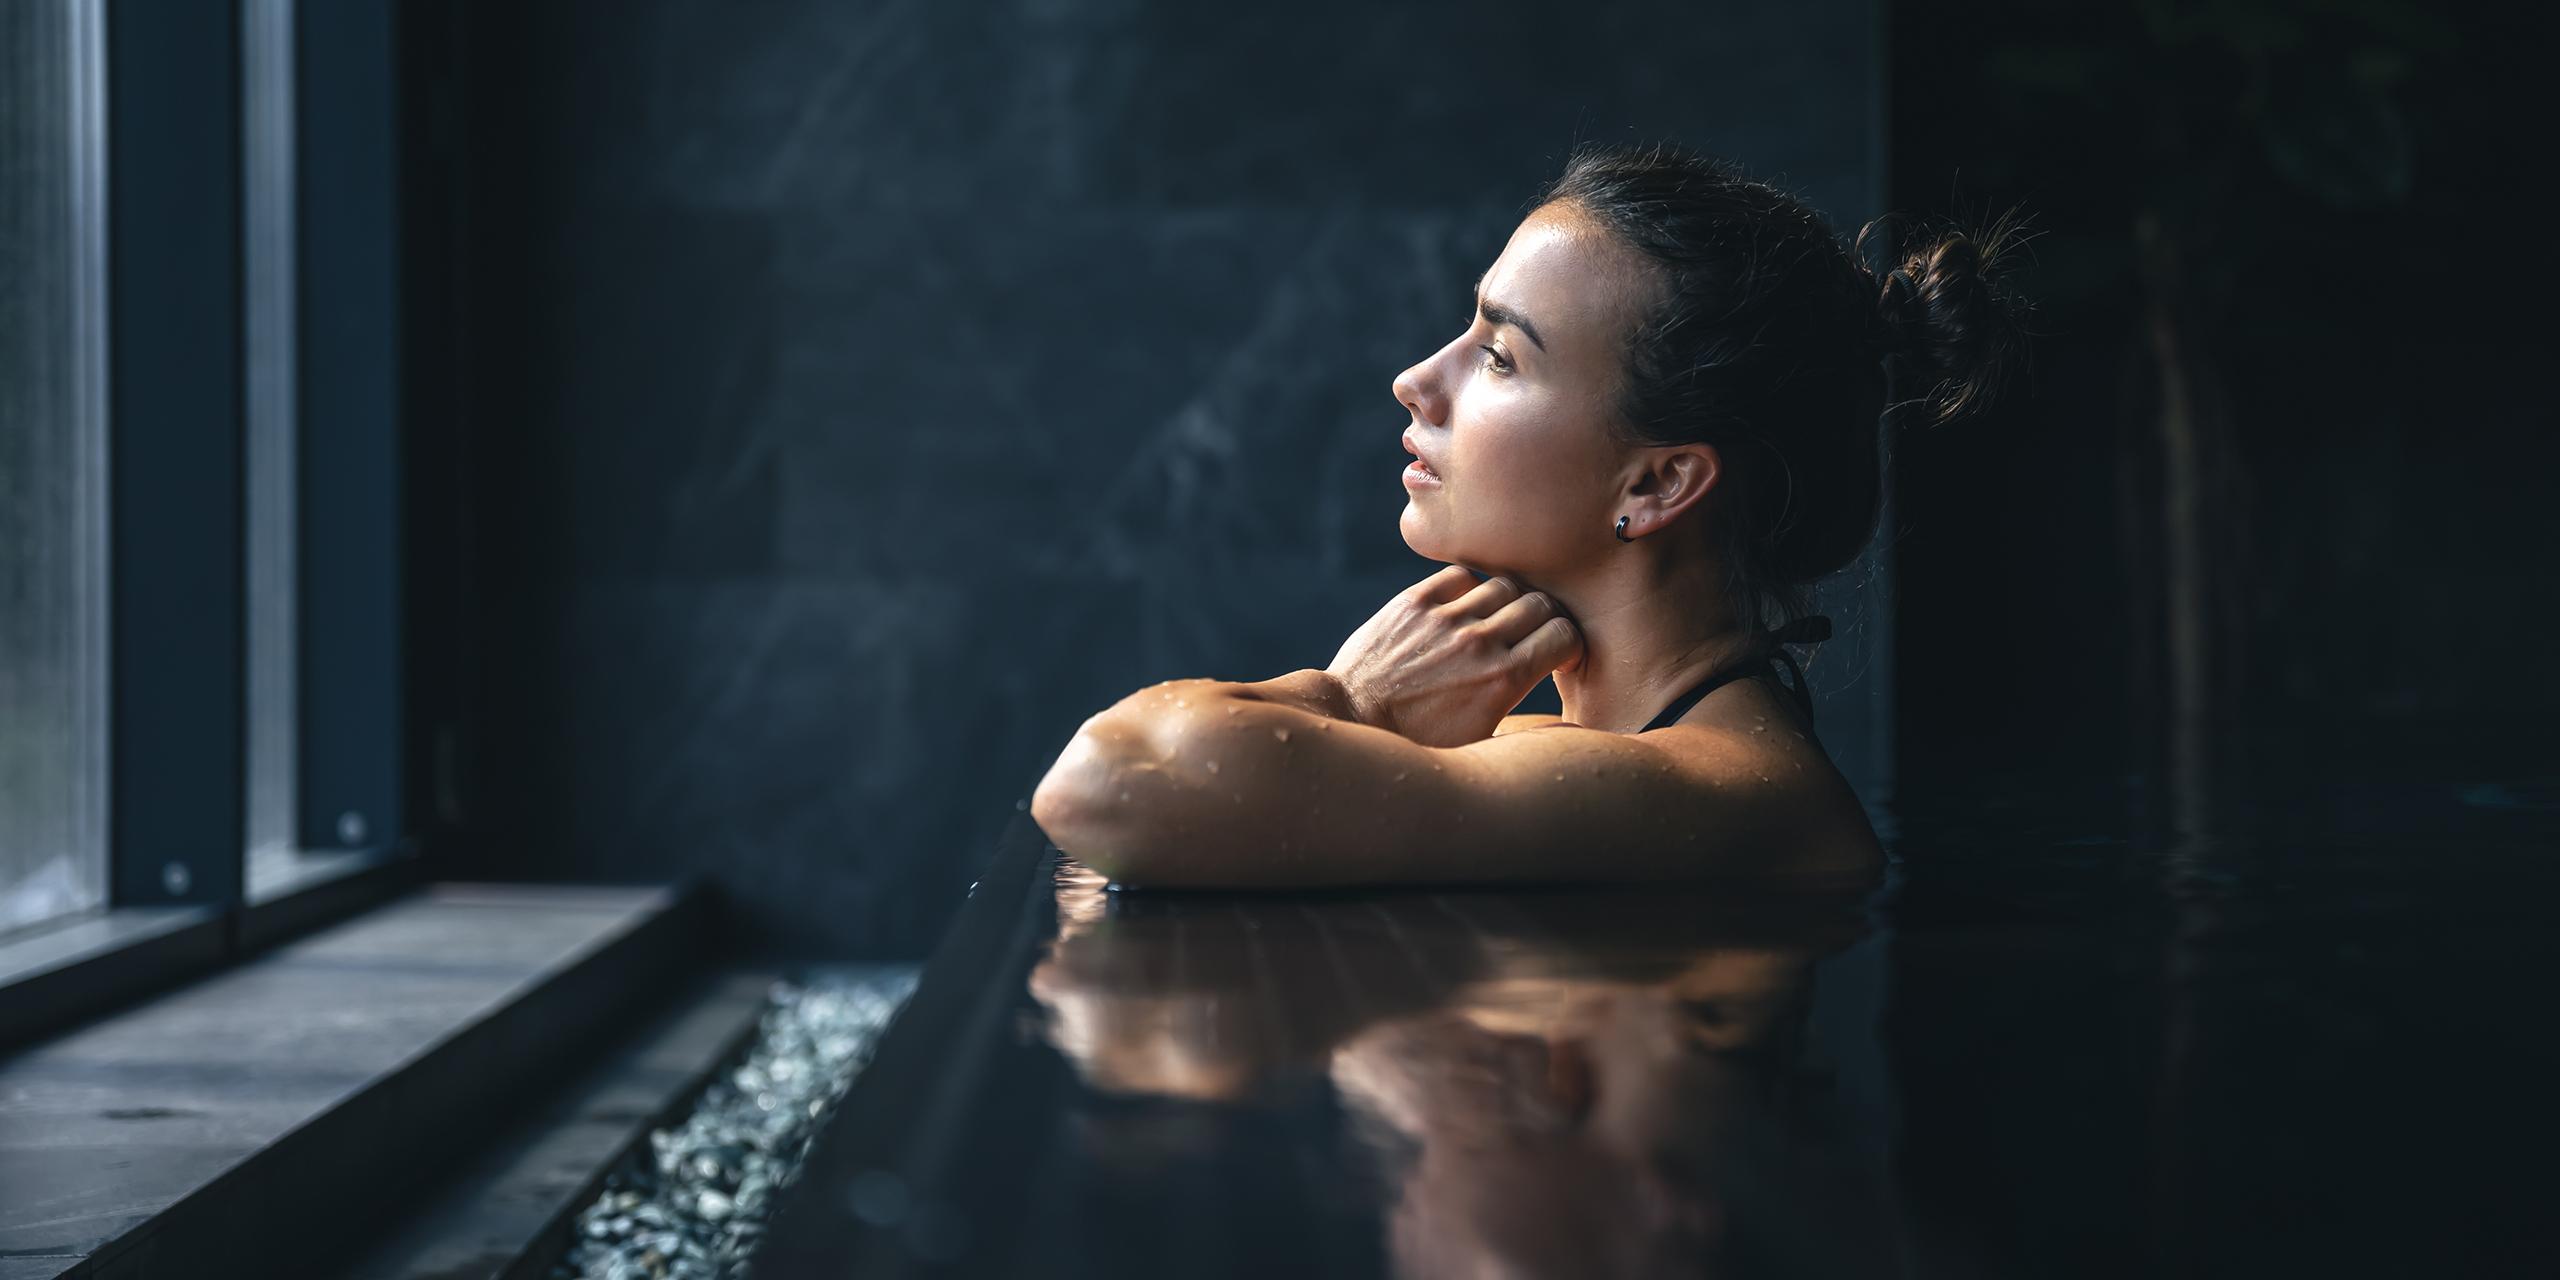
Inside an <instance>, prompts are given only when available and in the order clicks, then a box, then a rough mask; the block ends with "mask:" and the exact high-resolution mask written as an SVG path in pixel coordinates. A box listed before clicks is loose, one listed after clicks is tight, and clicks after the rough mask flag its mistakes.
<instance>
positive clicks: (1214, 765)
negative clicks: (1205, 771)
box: [1209, 760, 1218, 773]
mask: <svg viewBox="0 0 2560 1280" xmlns="http://www.w3.org/2000/svg"><path fill="white" fill-rule="evenodd" d="M1217 771H1218V762H1217V761H1215V760H1212V761H1210V762H1209V772H1211V773H1216V772H1217Z"/></svg>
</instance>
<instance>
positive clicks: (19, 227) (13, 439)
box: [0, 0, 108, 936]
mask: <svg viewBox="0 0 2560 1280" xmlns="http://www.w3.org/2000/svg"><path fill="white" fill-rule="evenodd" d="M100 66H101V57H100V31H99V24H98V9H97V7H96V6H95V5H92V4H84V3H80V2H79V0H35V2H31V3H21V4H9V5H5V6H0V936H6V935H7V934H9V933H12V932H16V931H20V930H23V929H25V928H27V927H28V926H31V925H37V924H42V923H45V922H48V921H53V920H58V919H61V918H64V917H67V916H73V915H77V914H80V913H83V912H87V911H90V910H93V909H95V908H97V907H99V906H102V905H103V904H104V903H105V902H106V898H107V881H108V876H107V833H106V819H107V792H106V781H107V742H106V732H107V726H106V664H107V652H106V624H107V619H106V606H107V601H106V592H105V590H104V582H105V568H104V566H105V558H106V536H107V525H106V520H107V513H106V499H107V472H106V466H107V460H106V408H107V406H106V396H107V369H106V316H105V307H106V294H105V291H106V272H105V258H106V249H105V242H106V234H107V228H106V205H105V194H104V166H105V154H104V153H105V141H104V134H103V131H102V130H101V128H100V122H101V115H102V101H101V96H100Z"/></svg>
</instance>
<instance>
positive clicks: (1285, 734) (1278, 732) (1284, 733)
mask: <svg viewBox="0 0 2560 1280" xmlns="http://www.w3.org/2000/svg"><path fill="white" fill-rule="evenodd" d="M1271 736H1272V737H1275V738H1278V739H1279V740H1281V741H1282V742H1287V741H1288V740H1289V731H1288V730H1286V729H1274V730H1272V731H1271Z"/></svg>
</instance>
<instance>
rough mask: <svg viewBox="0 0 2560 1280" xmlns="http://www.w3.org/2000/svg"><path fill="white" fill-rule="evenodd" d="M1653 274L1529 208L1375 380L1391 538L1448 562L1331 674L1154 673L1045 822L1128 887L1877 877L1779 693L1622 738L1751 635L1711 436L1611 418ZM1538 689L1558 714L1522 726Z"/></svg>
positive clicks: (1043, 811) (1387, 613)
mask: <svg viewBox="0 0 2560 1280" xmlns="http://www.w3.org/2000/svg"><path fill="white" fill-rule="evenodd" d="M1649 287H1650V286H1649V283H1648V277H1647V276H1646V275H1645V274H1644V272H1643V270H1642V269H1641V267H1640V266H1638V265H1636V264H1635V262H1634V260H1633V259H1632V258H1630V257H1629V256H1628V255H1627V253H1626V251H1625V250H1624V249H1623V247H1622V246H1619V245H1618V244H1617V243H1616V242H1615V241H1614V240H1613V239H1611V238H1609V237H1608V236H1606V235H1605V234H1603V233H1600V232H1598V231H1597V230H1596V228H1594V227H1592V226H1591V225H1589V224H1588V223H1586V222H1584V221H1583V220H1582V219H1581V218H1580V216H1579V215H1578V214H1576V213H1574V212H1572V211H1571V210H1569V209H1564V208H1560V207H1558V206H1549V207H1547V208H1545V209H1541V210H1539V211H1538V212H1536V213H1533V214H1532V215H1531V216H1530V217H1529V218H1528V219H1526V220H1524V221H1523V222H1522V224H1521V226H1520V228H1519V229H1518V231H1516V232H1515V233H1514V234H1513V236H1512V238H1511V242H1510V243H1509V245H1507V246H1506V247H1505V249H1504V251H1503V253H1502V255H1501V257H1500V258H1499V259H1497V260H1496V262H1495V263H1494V264H1493V266H1492V268H1491V269H1489V270H1488V271H1487V272H1486V274H1485V276H1484V278H1483V280H1482V281H1481V282H1480V283H1479V286H1478V291H1477V294H1476V296H1475V297H1474V298H1473V299H1471V300H1470V301H1471V304H1472V306H1473V314H1472V315H1471V316H1470V323H1469V325H1468V327H1467V329H1466V330H1465V331H1464V332H1462V333H1461V334H1460V335H1459V336H1458V337H1457V338H1456V339H1454V340H1452V341H1451V342H1450V343H1449V344H1448V345H1446V346H1444V347H1443V348H1442V349H1441V350H1440V351H1438V352H1435V353H1433V354H1432V355H1431V356H1429V357H1427V358H1426V359H1425V360H1423V361H1422V362H1420V363H1418V364H1416V365H1414V366H1412V367H1411V368H1408V369H1406V370H1405V371H1404V372H1403V373H1401V374H1399V375H1398V376H1397V378H1396V379H1395V382H1394V385H1393V390H1394V392H1395V394H1396V398H1397V399H1398V401H1399V402H1400V403H1402V404H1403V405H1404V407H1405V408H1406V409H1407V410H1408V411H1409V413H1410V415H1411V419H1412V421H1411V423H1410V424H1409V425H1408V427H1407V428H1406V430H1405V434H1404V439H1405V442H1406V448H1407V449H1408V450H1409V451H1412V452H1414V453H1416V454H1417V456H1418V457H1419V458H1420V459H1421V461H1422V462H1423V463H1426V464H1428V472H1429V474H1428V476H1427V477H1425V476H1411V477H1408V478H1407V480H1406V482H1405V484H1406V489H1407V492H1408V494H1409V498H1410V501H1409V503H1408V505H1407V507H1406V510H1405V512H1404V514H1403V516H1402V518H1401V520H1400V522H1399V527H1400V529H1401V531H1402V532H1403V534H1404V537H1405V540H1406V543H1407V545H1408V546H1410V547H1412V548H1413V549H1414V550H1415V551H1416V552H1417V553H1418V554H1420V555H1422V556H1424V557H1425V558H1427V559H1431V560H1438V561H1442V562H1444V563H1445V564H1446V565H1447V566H1448V567H1446V568H1443V569H1441V570H1440V571H1438V572H1437V573H1433V574H1431V575H1429V576H1427V577H1425V578H1423V579H1422V580H1421V581H1419V582H1416V583H1415V584H1413V586H1411V587H1409V588H1407V589H1406V590H1404V591H1402V592H1399V593H1398V594H1397V595H1396V596H1395V597H1394V598H1392V599H1390V600H1389V601H1388V602H1387V603H1386V605H1385V606H1384V607H1382V608H1381V609H1380V610H1379V611H1378V612H1377V614H1376V615H1374V616H1373V617H1371V618H1370V619H1369V620H1368V621H1367V622H1365V623H1363V624H1362V626H1361V627H1360V628H1359V629H1358V630H1356V631H1355V632H1354V633H1353V634H1352V635H1351V636H1350V637H1349V638H1348V639H1347V640H1346V641H1344V643H1343V645H1342V648H1341V650H1340V651H1339V652H1338V653H1337V654H1336V655H1335V657H1334V659H1333V661H1332V662H1331V663H1329V664H1327V666H1326V667H1324V668H1323V669H1320V670H1318V669H1307V670H1301V671H1295V672H1291V673H1289V674H1287V675H1283V676H1280V677H1278V678H1275V679H1272V680H1265V681H1260V682H1231V681H1219V680H1175V681H1168V682H1166V683H1163V684H1158V685H1154V686H1150V687H1149V688H1146V689H1141V690H1139V691H1137V692H1136V693H1134V694H1131V695H1130V696H1129V697H1127V698H1124V699H1122V700H1121V701H1120V702H1119V703H1117V704H1115V705H1114V706H1112V707H1110V708H1108V709H1106V710H1104V711H1103V712H1101V713H1100V714H1097V715H1095V716H1093V717H1091V718H1089V719H1088V720H1086V721H1085V722H1084V724H1083V725H1082V726H1080V727H1079V728H1078V730H1077V731H1076V733H1075V735H1074V736H1073V738H1072V739H1071V740H1070V741H1069V742H1068V744H1067V745H1066V747H1065V749H1064V750H1062V751H1061V752H1060V754H1059V756H1058V758H1057V760H1056V762H1055V763H1054V764H1053V765H1052V767H1051V768H1050V770H1049V772H1048V774H1047V775H1046V776H1045V777H1044V778H1043V779H1042V780H1041V782H1040V784H1039V787H1038V789H1037V790H1036V791H1035V793H1034V794H1033V797H1032V814H1033V817H1034V818H1035V819H1036V820H1037V821H1038V822H1039V824H1040V826H1041V828H1042V829H1043V830H1044V831H1046V832H1047V833H1048V834H1049V836H1050V838H1051V840H1053V841H1054V842H1055V843H1056V844H1057V845H1058V847H1059V848H1061V849H1063V850H1066V851H1067V852H1069V853H1072V854H1074V855H1076V856H1077V857H1079V858H1080V859H1082V860H1084V861H1085V862H1086V863H1088V864H1089V865H1091V866H1093V867H1094V868H1096V869H1097V870H1099V871H1101V872H1102V873H1104V874H1106V875H1109V876H1110V877H1112V878H1113V879H1115V880H1118V881H1121V882H1123V883H1128V884H1135V885H1189V886H1238V887H1243V886H1265V887H1281V886H1303V885H1337V884H1359V883H1391V882H1434V883H1456V882H1469V881H1476V882H1492V881H1513V882H1517V881H1535V880H1572V879H1604V880H1624V879H1662V878H1672V877H1698V876H1708V877H1715V876H1744V877H1755V878H1769V877H1777V878H1794V879H1812V880H1817V881H1822V882H1843V881H1849V882H1854V881H1856V880H1859V879H1861V878H1864V877H1869V876H1872V875H1873V874H1875V872H1876V871H1877V870H1878V869H1879V868H1880V867H1881V865H1882V861H1883V855H1882V849H1881V846H1880V845H1879V844H1878V843H1877V841H1876V839H1875V835H1874V833H1873V831H1872V829H1870V828H1869V826H1868V824H1867V820H1866V816H1865V812H1864V810H1863V808H1862V807H1861V806H1860V804H1859V802H1858V799H1857V796H1856V793H1855V792H1854V790H1853V789H1852V788H1851V787H1850V786H1849V784H1848V783H1847V781H1846V780H1845V779H1844V778H1842V777H1841V776H1840V774H1839V772H1838V771H1837V770H1836V769H1835V768H1834V767H1833V766H1832V764H1831V762H1830V760H1829V758H1828V757H1827V756H1826V755H1825V754H1824V753H1823V751H1822V750H1821V748H1820V746H1819V745H1818V744H1816V743H1815V742H1814V741H1813V740H1812V738H1811V737H1810V734H1809V730H1810V726H1808V725H1804V724H1802V723H1800V722H1799V720H1798V718H1797V711H1796V708H1795V707H1794V705H1793V703H1792V701H1791V700H1789V698H1788V697H1787V696H1786V695H1785V694H1783V693H1781V692H1780V691H1779V690H1777V689H1776V688H1773V687H1772V685H1771V683H1770V682H1769V681H1767V680H1762V679H1746V680H1737V681H1734V682H1732V683H1730V684H1727V685H1725V686H1723V687H1721V688H1719V689H1717V690H1716V691H1715V692H1713V693H1711V694H1709V695H1707V697H1705V698H1704V699H1702V700H1701V701H1700V702H1699V703H1698V704H1697V705H1696V706H1694V707H1692V708H1691V709H1690V710H1689V711H1688V712H1687V713H1686V714H1685V715H1684V716H1683V717H1682V718H1681V719H1680V721H1679V722H1678V723H1677V724H1674V725H1672V726H1669V727H1666V728H1663V729H1658V730H1652V731H1648V732H1638V730H1639V729H1640V728H1641V727H1642V726H1643V725H1644V723H1645V722H1646V721H1647V720H1648V719H1650V718H1651V717H1652V715H1653V714H1654V713H1655V712H1656V711H1658V710H1659V709H1660V708H1661V707H1663V706H1664V705H1666V704H1667V703H1669V702H1670V701H1671V699H1672V698H1673V697H1675V696H1676V695H1677V694H1678V693H1679V692H1680V691H1682V690H1683V689H1685V688H1687V687H1689V686H1690V685H1692V684H1694V683H1695V682H1696V681H1697V680H1699V679H1700V678H1701V677H1703V676H1705V675H1707V674H1708V673H1710V672H1712V671H1715V670H1719V669H1721V668H1722V667H1724V666H1725V665H1726V664H1728V663H1731V662H1734V661H1736V660H1738V659H1740V658H1741V657H1742V656H1743V655H1744V654H1745V653H1746V651H1747V650H1749V649H1750V648H1752V647H1753V646H1754V645H1755V644H1756V637H1754V636H1752V635H1750V634H1747V631H1746V629H1745V628H1744V627H1743V626H1741V625H1739V624H1738V623H1737V622H1736V620H1735V619H1734V618H1732V617H1730V616H1728V614H1727V612H1726V611H1725V610H1724V608H1723V606H1722V604H1721V603H1720V597H1719V593H1718V592H1717V590H1716V589H1715V584H1717V583H1719V582H1721V581H1722V578H1723V570H1722V566H1721V565H1720V564H1718V563H1717V562H1716V560H1715V559H1714V557H1713V555H1712V553H1711V552H1710V551H1709V550H1708V549H1707V545H1706V540H1705V539H1704V538H1702V537H1700V536H1698V533H1697V531H1698V529H1699V527H1700V526H1699V522H1700V521H1702V520H1703V519H1705V518H1706V514H1707V513H1708V512H1709V511H1710V510H1711V506H1710V504H1712V503H1713V502H1714V501H1716V494H1715V489H1716V485H1717V481H1718V479H1719V478H1720V473H1721V459H1720V458H1719V457H1718V454H1717V451H1716V450H1715V449H1714V448H1713V447H1712V446H1709V445H1703V444H1689V445H1680V446H1668V447H1641V448H1631V447H1628V446H1625V445H1623V444H1621V443H1618V442H1617V441H1616V439H1615V438H1614V436H1613V435H1612V433H1611V431H1610V430H1609V425H1610V419H1609V415H1610V413H1611V412H1612V409H1611V406H1613V405H1614V404H1615V400H1614V390H1615V386H1616V378H1617V376H1618V372H1617V371H1618V360H1619V356H1618V342H1619V336H1620V335H1621V334H1622V333H1623V332H1624V331H1625V329H1626V328H1627V327H1628V326H1629V325H1630V324H1632V323H1633V320H1634V318H1635V317H1636V316H1638V315H1639V314H1641V307H1642V305H1643V300H1644V299H1645V298H1646V297H1647V296H1648V289H1649ZM1533 334H1534V337H1533V336H1532V335H1533ZM1621 515H1624V516H1626V517H1627V524H1626V532H1627V535H1628V537H1629V538H1630V539H1632V541H1630V542H1620V541H1619V540H1618V539H1617V537H1616V535H1615V534H1614V532H1613V529H1614V528H1615V522H1616V520H1617V518H1618V517H1619V516H1621ZM1479 573H1481V574H1486V575H1489V576H1488V577H1486V578H1485V580H1484V581H1482V582H1479V581H1477V575H1478V574H1479ZM1549 678H1552V679H1553V680H1554V681H1555V683H1556V687H1557V691H1558V694H1559V695H1560V699H1561V702H1562V705H1563V709H1564V714H1563V715H1562V716H1551V717H1535V716H1531V717H1523V716H1512V715H1510V714H1509V713H1510V712H1511V711H1512V710H1513V709H1514V708H1516V707H1517V706H1518V705H1519V704H1520V702H1521V700H1522V699H1523V698H1525V697H1526V696H1527V695H1528V693H1529V692H1530V691H1531V690H1532V689H1534V688H1535V687H1536V686H1537V685H1538V684H1539V683H1540V682H1541V681H1544V680H1547V679H1549Z"/></svg>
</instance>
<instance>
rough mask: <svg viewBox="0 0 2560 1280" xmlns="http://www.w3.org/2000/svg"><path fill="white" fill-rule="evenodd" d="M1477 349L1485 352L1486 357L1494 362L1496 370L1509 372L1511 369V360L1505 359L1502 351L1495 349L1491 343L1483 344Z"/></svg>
mask: <svg viewBox="0 0 2560 1280" xmlns="http://www.w3.org/2000/svg"><path fill="white" fill-rule="evenodd" d="M1476 350H1478V351H1481V352H1483V353H1484V354H1485V358H1486V359H1487V360H1490V361H1491V362H1492V363H1493V367H1494V368H1495V369H1496V370H1498V371H1500V372H1503V373H1509V372H1510V371H1511V362H1510V361H1508V360H1505V359H1503V358H1502V353H1501V352H1500V351H1498V350H1496V349H1494V348H1493V347H1492V346H1491V345H1486V346H1481V347H1478V348H1476Z"/></svg>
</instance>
